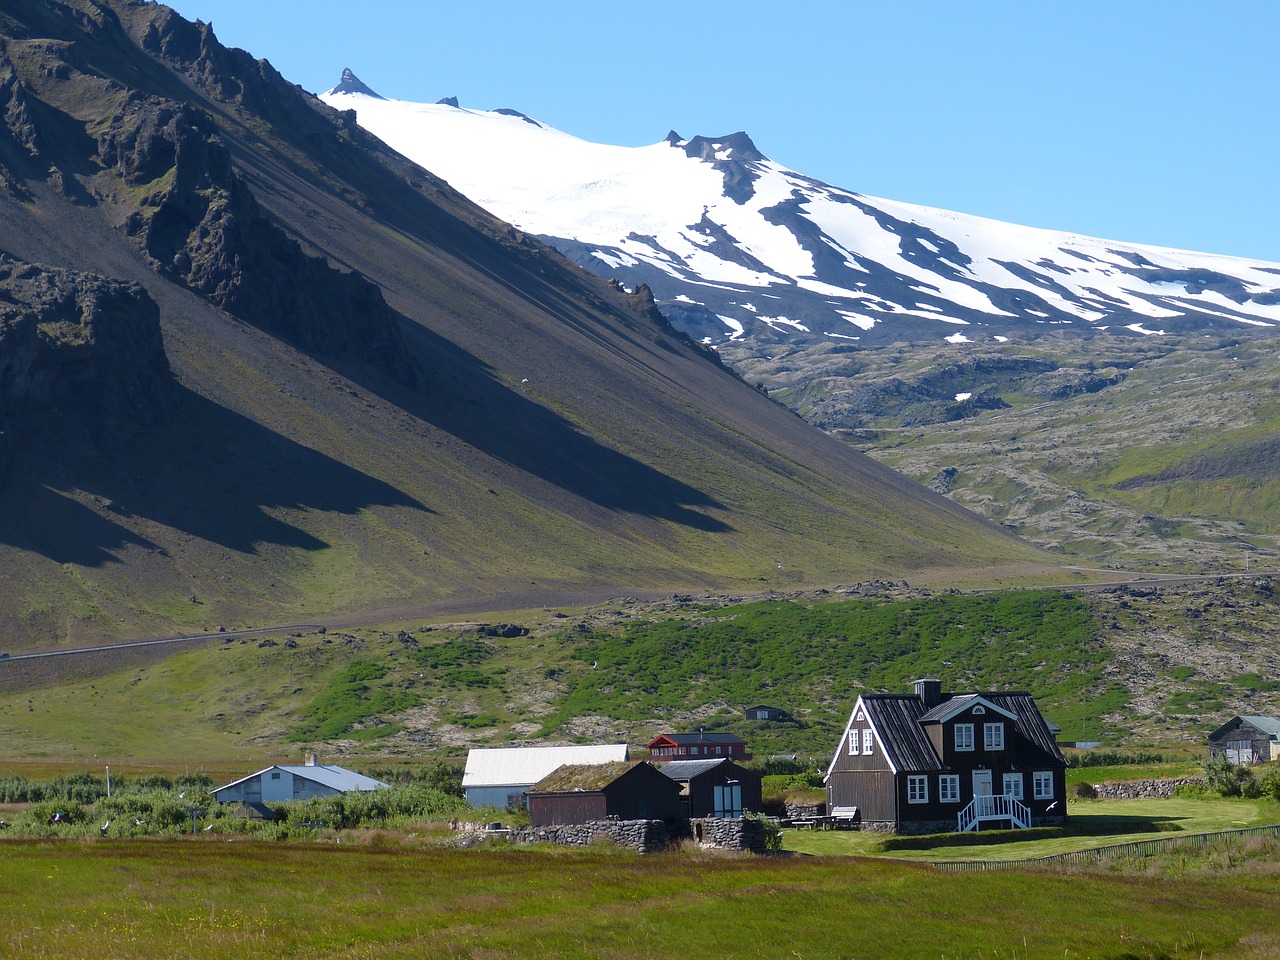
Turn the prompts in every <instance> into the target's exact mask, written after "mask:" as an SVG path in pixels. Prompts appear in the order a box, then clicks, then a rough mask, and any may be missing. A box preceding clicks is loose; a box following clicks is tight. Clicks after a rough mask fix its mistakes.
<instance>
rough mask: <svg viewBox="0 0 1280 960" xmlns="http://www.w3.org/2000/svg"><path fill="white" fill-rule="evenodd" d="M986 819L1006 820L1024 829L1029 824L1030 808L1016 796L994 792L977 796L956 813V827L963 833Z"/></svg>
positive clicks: (975, 827)
mask: <svg viewBox="0 0 1280 960" xmlns="http://www.w3.org/2000/svg"><path fill="white" fill-rule="evenodd" d="M987 820H1008V821H1009V822H1010V823H1012V824H1013V825H1014V826H1015V827H1017V828H1020V829H1026V828H1027V827H1029V826H1031V810H1030V809H1029V808H1028V807H1027V805H1026V804H1025V803H1023V802H1022V801H1021V800H1019V799H1017V798H1016V797H1010V796H1005V795H1004V794H995V793H993V794H985V795H983V796H977V797H974V798H973V801H972V802H971V803H970V804H969V805H968V806H967V807H965V808H964V809H963V810H961V811H960V813H959V814H958V815H957V817H956V829H957V830H958V831H959V832H960V833H965V832H967V831H969V830H974V829H977V827H978V825H979V824H981V823H983V822H984V821H987Z"/></svg>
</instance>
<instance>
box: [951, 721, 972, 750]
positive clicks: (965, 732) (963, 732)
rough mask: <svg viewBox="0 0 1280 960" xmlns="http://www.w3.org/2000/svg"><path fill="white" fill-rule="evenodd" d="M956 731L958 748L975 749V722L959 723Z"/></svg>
mask: <svg viewBox="0 0 1280 960" xmlns="http://www.w3.org/2000/svg"><path fill="white" fill-rule="evenodd" d="M955 731H956V749H957V750H972V749H973V724H972V723H957V724H956V726H955Z"/></svg>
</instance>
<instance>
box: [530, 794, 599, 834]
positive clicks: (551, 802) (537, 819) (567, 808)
mask: <svg viewBox="0 0 1280 960" xmlns="http://www.w3.org/2000/svg"><path fill="white" fill-rule="evenodd" d="M608 806H609V805H608V801H607V800H606V798H605V795H604V794H603V793H585V792H584V793H540V794H530V795H529V824H530V825H531V826H534V827H549V826H553V825H555V824H561V823H588V822H589V821H591V820H604V819H605V818H606V817H607V816H608V815H609V814H608Z"/></svg>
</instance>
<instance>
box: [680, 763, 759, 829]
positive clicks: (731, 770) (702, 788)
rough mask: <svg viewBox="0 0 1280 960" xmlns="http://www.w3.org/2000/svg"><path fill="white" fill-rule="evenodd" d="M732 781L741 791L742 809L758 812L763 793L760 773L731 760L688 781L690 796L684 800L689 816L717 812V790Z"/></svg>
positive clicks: (708, 814) (706, 815) (707, 814)
mask: <svg viewBox="0 0 1280 960" xmlns="http://www.w3.org/2000/svg"><path fill="white" fill-rule="evenodd" d="M731 780H733V781H737V783H738V785H739V786H740V787H741V788H742V809H743V810H750V811H751V812H753V813H759V812H760V803H761V797H762V792H763V791H762V788H761V779H760V774H758V773H756V772H755V771H754V770H747V769H745V768H744V767H740V766H738V765H737V764H735V763H734V762H733V761H732V760H728V761H725V762H724V763H722V764H719V765H717V766H716V767H714V768H712V769H711V770H708V771H707V772H706V773H704V774H701V775H700V776H696V777H693V778H691V779H690V780H689V788H688V794H687V796H686V797H685V798H684V802H685V804H686V807H687V810H686V813H687V814H688V816H690V817H709V816H711V815H712V813H713V812H714V811H715V788H716V787H717V786H723V785H725V784H726V783H728V782H729V781H731Z"/></svg>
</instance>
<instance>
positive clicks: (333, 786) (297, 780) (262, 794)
mask: <svg viewBox="0 0 1280 960" xmlns="http://www.w3.org/2000/svg"><path fill="white" fill-rule="evenodd" d="M389 786H391V784H389V783H383V782H382V781H381V780H375V779H373V777H366V776H365V775H364V774H361V773H356V772H355V771H354V770H347V769H344V768H343V767H334V766H330V765H328V764H319V763H314V762H308V763H306V764H305V765H303V766H274V767H267V768H266V769H265V770H259V771H258V772H257V773H251V774H249V776H247V777H242V778H240V779H239V780H235V781H233V782H231V783H228V784H226V785H225V786H221V787H218V788H217V789H216V790H214V791H213V799H215V800H217V801H218V802H219V803H273V802H275V801H278V800H309V799H310V798H312V797H327V796H329V795H330V794H334V793H350V792H352V791H355V790H381V789H383V788H384V787H389Z"/></svg>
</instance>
